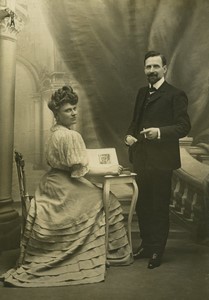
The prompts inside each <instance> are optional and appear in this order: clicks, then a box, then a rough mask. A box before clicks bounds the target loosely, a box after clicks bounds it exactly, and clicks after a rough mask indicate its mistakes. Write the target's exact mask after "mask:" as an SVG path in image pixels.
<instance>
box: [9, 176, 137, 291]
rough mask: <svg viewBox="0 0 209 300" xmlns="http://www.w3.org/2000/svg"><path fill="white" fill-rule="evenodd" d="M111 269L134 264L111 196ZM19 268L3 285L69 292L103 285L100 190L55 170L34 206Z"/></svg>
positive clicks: (44, 183)
mask: <svg viewBox="0 0 209 300" xmlns="http://www.w3.org/2000/svg"><path fill="white" fill-rule="evenodd" d="M110 203H111V206H110V216H109V251H108V255H107V258H108V261H109V263H110V265H127V264H130V263H131V262H132V258H131V254H130V247H129V244H128V239H127V235H126V231H125V228H124V225H123V216H122V214H121V212H122V210H121V207H120V204H119V202H118V200H117V199H116V198H115V197H114V196H113V195H111V201H110ZM17 265H18V267H16V268H15V269H12V270H9V271H8V272H7V273H6V274H4V282H5V283H6V284H10V285H13V286H19V287H46V286H65V285H76V284H86V283H96V282H100V281H103V280H104V279H105V272H106V252H105V217H104V211H103V205H102V191H101V189H99V188H97V187H95V186H94V185H91V184H90V183H89V182H88V181H87V180H85V179H72V178H71V177H70V175H69V174H68V173H67V172H64V171H58V170H51V171H50V172H48V173H47V174H46V175H45V176H44V177H43V179H42V181H41V183H40V185H39V187H38V189H37V191H36V193H35V197H34V199H32V200H31V204H30V208H29V212H28V217H27V222H26V227H25V230H24V235H23V239H22V241H21V251H20V257H19V261H18V264H17Z"/></svg>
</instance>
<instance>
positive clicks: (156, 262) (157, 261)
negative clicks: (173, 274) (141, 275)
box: [147, 253, 161, 269]
mask: <svg viewBox="0 0 209 300" xmlns="http://www.w3.org/2000/svg"><path fill="white" fill-rule="evenodd" d="M160 265H161V256H160V255H159V254H157V253H153V255H152V257H151V258H150V260H149V262H148V266H147V268H148V269H154V268H157V267H159V266H160Z"/></svg>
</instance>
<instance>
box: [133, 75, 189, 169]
mask: <svg viewBox="0 0 209 300" xmlns="http://www.w3.org/2000/svg"><path fill="white" fill-rule="evenodd" d="M148 93H149V92H148V87H143V88H141V89H140V90H139V92H138V95H137V98H136V103H135V108H134V114H133V120H132V122H131V124H130V127H129V129H128V132H127V135H132V136H134V137H136V138H137V139H138V141H137V142H136V143H135V144H134V145H132V146H130V147H129V154H130V160H131V162H132V163H133V166H134V169H135V171H136V170H139V169H144V168H157V169H164V170H174V169H177V168H179V167H180V166H181V162H180V152H179V138H182V137H184V136H186V135H187V134H188V132H189V130H190V128H191V125H190V119H189V116H188V114H187V105H188V99H187V96H186V94H185V93H184V92H183V91H181V90H179V89H177V88H175V87H174V86H172V85H170V84H168V83H167V82H166V81H165V82H164V83H163V84H162V85H161V86H160V88H159V89H158V90H157V91H156V92H155V93H154V94H153V95H151V97H150V101H149V103H148V104H147V106H146V109H144V103H145V99H146V98H147V96H148V95H149V94H148ZM149 127H157V128H159V129H160V133H161V137H160V139H155V140H148V139H145V137H144V135H140V134H139V133H140V131H141V130H142V129H143V128H149Z"/></svg>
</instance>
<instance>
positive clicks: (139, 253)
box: [133, 247, 150, 259]
mask: <svg viewBox="0 0 209 300" xmlns="http://www.w3.org/2000/svg"><path fill="white" fill-rule="evenodd" d="M133 257H134V259H141V258H148V257H150V255H149V253H148V252H147V251H146V250H145V249H144V248H143V247H139V249H138V250H137V252H136V253H134V254H133Z"/></svg>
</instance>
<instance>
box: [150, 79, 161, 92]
mask: <svg viewBox="0 0 209 300" xmlns="http://www.w3.org/2000/svg"><path fill="white" fill-rule="evenodd" d="M164 81H165V77H162V78H161V79H160V80H158V81H157V82H156V83H155V84H153V87H154V88H156V89H157V90H158V89H159V88H160V87H161V85H162V84H163V82H164ZM149 86H150V87H151V84H150V83H149Z"/></svg>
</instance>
